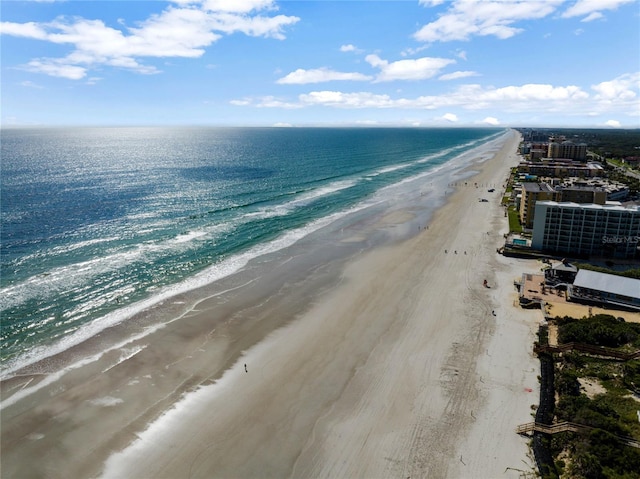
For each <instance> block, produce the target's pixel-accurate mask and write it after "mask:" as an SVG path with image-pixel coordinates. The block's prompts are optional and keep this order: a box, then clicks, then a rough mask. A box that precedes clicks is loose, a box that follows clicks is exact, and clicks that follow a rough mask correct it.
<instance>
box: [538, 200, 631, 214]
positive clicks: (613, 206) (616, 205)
mask: <svg viewBox="0 0 640 479" xmlns="http://www.w3.org/2000/svg"><path fill="white" fill-rule="evenodd" d="M536 205H548V206H564V207H567V208H582V209H585V210H608V211H609V210H613V211H628V212H630V213H635V212H638V213H640V206H630V207H627V208H625V207H623V206H622V204H621V203H620V202H619V201H607V203H606V204H604V205H597V204H594V203H573V202H570V201H566V202H558V201H546V200H545V201H538V202H536Z"/></svg>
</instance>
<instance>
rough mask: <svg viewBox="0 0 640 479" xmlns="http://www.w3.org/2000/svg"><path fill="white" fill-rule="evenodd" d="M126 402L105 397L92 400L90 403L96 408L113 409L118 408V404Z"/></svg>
mask: <svg viewBox="0 0 640 479" xmlns="http://www.w3.org/2000/svg"><path fill="white" fill-rule="evenodd" d="M123 402H124V401H123V400H122V399H120V398H114V397H112V396H104V397H101V398H97V399H92V400H91V401H89V403H90V404H93V405H94V406H100V407H113V406H117V405H118V404H122V403H123Z"/></svg>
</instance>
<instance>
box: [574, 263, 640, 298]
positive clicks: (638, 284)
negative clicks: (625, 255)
mask: <svg viewBox="0 0 640 479" xmlns="http://www.w3.org/2000/svg"><path fill="white" fill-rule="evenodd" d="M573 286H575V287H578V288H588V289H595V290H598V291H603V292H605V293H612V294H615V295H618V296H627V297H630V298H635V299H640V279H634V278H625V277H624V276H616V275H614V274H607V273H598V272H596V271H589V270H587V269H581V270H580V271H578V274H577V275H576V279H575V280H574V281H573Z"/></svg>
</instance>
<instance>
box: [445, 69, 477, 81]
mask: <svg viewBox="0 0 640 479" xmlns="http://www.w3.org/2000/svg"><path fill="white" fill-rule="evenodd" d="M479 75H480V74H479V73H478V72H472V71H459V72H453V73H446V74H444V75H440V77H438V80H458V79H459V78H468V77H477V76H479Z"/></svg>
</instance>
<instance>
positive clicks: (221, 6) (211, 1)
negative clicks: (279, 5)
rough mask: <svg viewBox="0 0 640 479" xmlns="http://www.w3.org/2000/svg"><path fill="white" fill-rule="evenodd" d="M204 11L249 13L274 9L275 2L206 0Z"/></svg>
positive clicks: (265, 0)
mask: <svg viewBox="0 0 640 479" xmlns="http://www.w3.org/2000/svg"><path fill="white" fill-rule="evenodd" d="M202 7H203V9H204V10H208V11H213V12H233V13H249V12H251V11H253V10H262V9H265V8H268V9H272V8H274V6H273V0H205V1H204V2H202Z"/></svg>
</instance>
